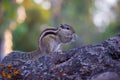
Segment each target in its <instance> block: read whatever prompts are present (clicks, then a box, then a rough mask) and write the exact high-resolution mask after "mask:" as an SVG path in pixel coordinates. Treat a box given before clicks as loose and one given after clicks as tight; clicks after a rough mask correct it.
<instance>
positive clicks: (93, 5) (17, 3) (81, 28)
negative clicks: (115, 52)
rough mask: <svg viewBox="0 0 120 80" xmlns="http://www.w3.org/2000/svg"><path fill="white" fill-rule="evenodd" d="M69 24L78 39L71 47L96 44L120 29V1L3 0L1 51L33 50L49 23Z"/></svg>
mask: <svg viewBox="0 0 120 80" xmlns="http://www.w3.org/2000/svg"><path fill="white" fill-rule="evenodd" d="M61 23H67V24H69V25H71V26H73V28H74V29H75V31H76V33H77V35H78V36H79V38H78V40H77V41H76V42H74V43H72V44H70V45H69V46H68V47H67V48H73V47H80V46H83V45H87V44H96V43H99V42H102V41H104V40H105V39H107V38H109V37H111V36H113V35H116V34H118V33H119V32H120V0H0V54H1V56H3V55H5V54H7V53H8V52H10V51H12V50H20V51H32V50H35V49H36V48H37V47H38V38H39V35H40V32H41V31H42V30H43V29H44V28H45V27H47V26H54V27H57V26H59V24H61Z"/></svg>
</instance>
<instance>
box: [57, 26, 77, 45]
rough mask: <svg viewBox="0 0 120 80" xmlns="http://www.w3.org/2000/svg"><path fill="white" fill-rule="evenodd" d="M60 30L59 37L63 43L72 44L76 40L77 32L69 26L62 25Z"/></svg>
mask: <svg viewBox="0 0 120 80" xmlns="http://www.w3.org/2000/svg"><path fill="white" fill-rule="evenodd" d="M58 30H59V31H58V35H59V38H60V40H61V42H62V43H68V42H71V41H72V40H73V39H74V38H75V30H74V29H73V28H72V26H70V25H68V24H61V25H60V26H59V27H58Z"/></svg>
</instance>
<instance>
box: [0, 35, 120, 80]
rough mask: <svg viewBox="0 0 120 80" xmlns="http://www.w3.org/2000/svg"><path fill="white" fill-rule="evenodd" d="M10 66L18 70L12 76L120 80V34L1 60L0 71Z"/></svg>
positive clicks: (34, 79) (28, 79)
mask: <svg viewBox="0 0 120 80" xmlns="http://www.w3.org/2000/svg"><path fill="white" fill-rule="evenodd" d="M8 64H12V65H8ZM9 68H13V71H11V72H12V73H15V72H16V71H18V73H17V74H16V75H14V74H12V73H11V75H12V77H11V79H17V78H19V79H21V80H120V35H118V36H114V37H112V38H110V39H108V40H106V41H104V42H102V43H99V44H96V45H88V46H84V47H80V48H75V49H72V50H68V51H65V52H63V53H53V54H48V55H45V56H42V57H40V58H39V59H37V60H28V61H27V62H19V61H18V62H17V61H13V62H11V61H10V62H9V63H7V64H1V69H0V70H1V73H2V72H3V71H7V72H8V71H10V70H11V69H9ZM15 70H16V71H15ZM2 76H3V74H2ZM2 76H1V78H3V77H2Z"/></svg>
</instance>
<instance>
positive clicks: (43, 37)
mask: <svg viewBox="0 0 120 80" xmlns="http://www.w3.org/2000/svg"><path fill="white" fill-rule="evenodd" d="M74 39H76V34H75V31H74V29H73V28H72V27H71V26H70V25H68V24H61V25H60V26H59V27H58V28H47V29H45V30H43V31H42V32H41V34H40V37H39V42H38V44H39V47H38V49H37V50H35V51H33V52H21V51H13V52H11V53H10V54H9V55H7V56H6V57H5V58H4V59H3V60H2V62H1V63H6V62H9V61H16V60H20V61H27V60H32V59H36V58H38V57H40V56H41V55H43V54H49V53H54V52H59V51H60V46H61V44H65V43H69V42H71V41H72V40H74Z"/></svg>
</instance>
